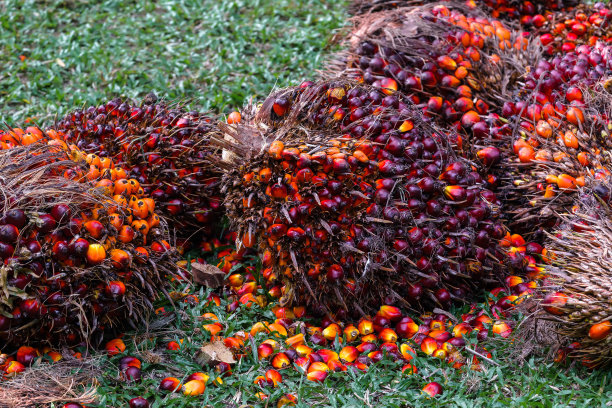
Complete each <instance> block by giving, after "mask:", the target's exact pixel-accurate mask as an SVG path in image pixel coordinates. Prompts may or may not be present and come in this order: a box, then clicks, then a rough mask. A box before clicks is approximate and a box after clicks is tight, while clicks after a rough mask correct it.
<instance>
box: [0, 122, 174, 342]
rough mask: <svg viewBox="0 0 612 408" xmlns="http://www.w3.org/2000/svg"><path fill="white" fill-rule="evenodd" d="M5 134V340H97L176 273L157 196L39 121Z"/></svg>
mask: <svg viewBox="0 0 612 408" xmlns="http://www.w3.org/2000/svg"><path fill="white" fill-rule="evenodd" d="M47 137H49V135H47ZM0 138H1V140H2V141H1V143H2V149H3V150H1V151H0V173H1V174H2V184H1V188H2V194H3V208H2V218H1V226H0V231H1V232H0V236H1V238H0V240H1V243H0V249H1V252H2V258H3V259H4V266H3V267H2V273H1V275H0V276H1V282H2V285H1V290H0V339H1V340H2V343H3V345H6V346H17V345H24V344H52V345H61V344H66V345H77V344H81V343H83V342H85V343H86V344H90V345H97V344H99V342H100V341H102V339H103V335H104V333H105V332H113V331H116V330H120V329H122V328H125V327H133V328H135V327H137V325H138V324H139V323H140V322H142V321H143V319H144V318H145V316H146V315H147V313H149V312H150V311H152V309H153V303H152V302H153V301H154V300H155V299H156V298H157V297H158V296H159V294H160V291H161V290H163V287H164V285H165V283H166V282H167V279H168V276H170V275H175V274H179V273H180V272H179V271H178V270H177V268H176V261H177V255H176V252H175V251H174V250H173V249H172V248H171V246H170V244H169V243H168V241H167V240H168V234H167V225H166V223H165V221H162V220H160V218H159V216H158V215H157V214H156V212H155V201H154V200H153V199H152V198H150V197H148V196H147V195H146V194H145V193H144V190H143V189H142V187H140V185H139V183H138V181H137V180H135V179H128V178H126V177H127V175H126V173H125V171H124V170H123V169H121V168H119V167H115V165H114V163H113V161H112V160H110V159H108V158H103V159H100V158H98V157H97V156H95V155H87V154H85V153H84V152H83V151H81V150H79V149H77V148H76V147H74V146H70V147H69V146H67V145H66V144H65V143H64V142H63V141H61V140H59V139H53V138H50V139H48V141H47V140H44V139H45V138H44V137H43V135H42V132H41V131H40V130H39V129H38V128H28V129H26V131H25V132H24V131H22V130H21V129H12V130H8V131H5V132H1V133H0Z"/></svg>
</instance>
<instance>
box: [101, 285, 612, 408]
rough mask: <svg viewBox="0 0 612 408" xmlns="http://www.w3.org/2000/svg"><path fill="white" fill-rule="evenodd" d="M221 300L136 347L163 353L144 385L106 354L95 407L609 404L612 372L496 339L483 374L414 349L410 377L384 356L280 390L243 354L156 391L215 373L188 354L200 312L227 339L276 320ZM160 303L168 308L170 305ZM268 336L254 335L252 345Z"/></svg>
mask: <svg viewBox="0 0 612 408" xmlns="http://www.w3.org/2000/svg"><path fill="white" fill-rule="evenodd" d="M207 293H208V292H206V291H205V290H204V289H201V290H200V292H199V294H198V295H199V298H200V299H206V296H207ZM226 305H227V302H226V301H225V300H223V301H222V304H221V306H220V307H217V306H214V305H213V306H205V305H204V302H202V303H200V304H199V305H197V306H195V307H192V306H188V305H186V304H180V305H179V309H178V310H179V311H178V313H177V314H176V315H177V320H176V322H178V323H175V324H174V325H173V326H172V328H173V330H175V331H176V333H175V334H166V335H165V336H163V335H162V336H153V337H152V338H151V340H149V341H147V342H139V343H138V349H139V350H140V351H142V350H155V351H156V352H157V353H159V354H160V355H161V356H162V357H163V358H162V363H156V364H144V365H143V372H144V373H145V375H144V377H145V379H144V380H143V382H142V383H141V384H133V385H126V384H125V382H123V381H120V380H118V376H117V373H118V370H117V369H116V368H114V367H116V365H117V364H118V361H119V359H120V357H122V356H123V355H122V356H117V357H113V358H111V359H110V362H107V367H109V369H108V370H107V371H106V373H105V376H104V377H103V378H102V379H101V386H100V388H99V389H98V392H99V394H100V396H101V399H100V401H99V404H100V406H109V407H110V406H112V407H122V406H126V404H127V401H129V399H131V398H133V397H135V396H138V395H140V396H143V397H145V398H147V399H149V401H150V402H151V403H152V405H151V406H152V407H155V408H158V407H165V406H172V407H185V408H196V407H202V406H210V407H223V406H236V407H239V406H253V407H266V406H276V403H277V401H278V399H279V398H280V397H281V396H283V395H284V394H287V393H293V394H294V395H296V396H297V397H298V400H299V403H298V406H299V407H311V406H320V407H355V408H357V407H428V408H429V407H451V406H453V407H465V408H471V407H529V408H532V407H608V406H610V401H612V372H610V371H607V372H606V371H595V372H590V371H588V370H586V369H584V368H582V367H571V368H568V367H563V366H560V365H558V364H554V363H552V362H547V361H545V360H543V359H542V358H531V359H529V360H527V361H525V362H523V364H521V365H519V364H517V362H516V361H515V360H513V359H512V358H510V357H508V356H509V355H510V351H511V346H510V345H509V344H508V343H507V342H501V341H493V342H491V343H489V344H488V345H487V347H488V348H489V350H490V351H491V353H492V355H493V356H492V359H493V360H494V361H496V362H498V363H499V364H500V366H499V367H495V366H492V365H485V367H486V369H485V370H484V371H482V372H475V371H470V370H469V369H464V370H463V371H457V370H455V369H453V368H451V367H449V366H448V365H447V364H446V363H444V362H441V361H439V360H436V359H434V358H431V357H428V356H425V355H424V354H422V353H420V352H419V355H418V356H417V357H416V358H415V359H414V360H412V361H411V363H413V364H414V365H415V366H417V367H418V369H419V372H418V373H417V374H415V375H410V376H409V375H403V374H402V373H401V371H400V367H401V365H399V364H398V363H395V362H393V361H391V360H387V359H384V360H382V361H381V362H379V363H377V364H374V365H372V366H371V367H370V369H369V370H368V371H367V372H366V373H360V374H355V373H352V372H350V371H347V372H345V373H335V374H333V375H330V376H329V377H328V378H327V379H326V381H325V382H324V383H323V384H314V383H312V382H310V381H308V380H306V378H305V377H304V376H303V375H301V374H300V373H299V372H297V370H295V369H287V370H282V371H281V373H282V376H283V382H282V383H281V384H280V385H279V387H278V388H272V387H265V388H263V389H262V388H260V387H259V386H258V385H255V384H254V383H253V381H254V379H255V377H257V376H258V375H263V374H264V373H265V371H266V370H267V369H269V368H271V366H270V364H269V363H268V362H265V361H264V362H259V361H258V360H257V359H256V358H255V357H254V356H253V355H251V354H248V355H247V356H246V357H245V358H243V359H242V360H241V361H240V362H239V363H237V364H236V365H235V366H234V367H233V373H232V375H231V376H228V377H225V378H224V384H223V385H222V386H213V385H210V384H209V386H208V387H207V391H206V393H205V394H204V395H202V396H199V397H185V396H182V395H180V394H179V395H177V394H168V393H165V392H159V391H157V387H158V386H159V383H160V381H161V379H162V378H164V377H166V376H169V375H173V376H176V377H177V378H179V379H184V378H186V377H187V376H188V375H189V374H191V373H193V372H196V371H204V372H208V373H209V374H210V376H211V378H215V377H216V374H215V373H214V371H213V370H211V369H208V368H202V367H201V366H199V365H198V364H197V363H195V361H194V359H193V358H192V356H193V355H194V354H195V352H196V350H197V349H198V348H199V347H200V346H201V345H202V344H203V343H205V342H207V341H209V340H210V335H209V334H208V333H207V332H206V331H203V330H201V329H200V328H201V325H202V322H201V321H198V319H197V317H198V316H201V315H202V314H203V313H205V312H213V313H215V314H216V315H217V316H218V317H219V319H220V321H221V322H223V323H224V324H225V325H226V327H227V330H226V332H225V333H226V335H227V336H229V335H231V334H233V333H234V332H236V331H238V330H247V331H248V330H250V328H251V326H252V325H253V323H254V322H256V321H260V320H266V321H272V320H273V319H274V317H273V314H272V312H271V311H270V310H269V309H268V308H260V307H257V306H254V307H251V308H246V307H242V308H240V309H238V310H237V311H236V312H234V313H232V314H229V313H227V312H226V310H225V306H226ZM165 306H166V307H167V308H168V305H167V304H166V305H165ZM269 336H270V335H266V334H264V333H260V334H258V335H257V336H256V344H260V342H261V341H262V340H264V339H265V338H268V337H269ZM128 338H129V336H128ZM179 338H184V339H185V341H184V343H183V345H182V349H181V350H180V351H165V350H163V349H164V346H165V344H166V343H167V342H168V341H170V340H178V339H179ZM471 340H474V339H471ZM329 347H331V346H329ZM415 347H416V346H415ZM417 349H418V348H417ZM336 351H339V349H336ZM138 353H139V351H137V350H136V349H135V347H134V345H131V346H129V352H128V354H132V355H135V356H137V357H138V356H139V354H138ZM430 381H437V382H439V383H440V384H442V385H443V387H444V392H443V394H442V395H441V396H438V397H436V398H434V399H431V398H428V397H427V396H426V395H424V394H423V393H421V391H420V390H421V388H422V387H423V386H424V385H425V384H426V383H428V382H430ZM257 392H264V393H265V394H266V395H268V396H269V399H268V401H267V402H265V401H264V402H262V401H260V400H259V399H258V398H257V397H256V396H255V394H256V393H257ZM232 404H235V405H232Z"/></svg>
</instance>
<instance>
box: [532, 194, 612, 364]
mask: <svg viewBox="0 0 612 408" xmlns="http://www.w3.org/2000/svg"><path fill="white" fill-rule="evenodd" d="M611 188H612V186H611V185H610V184H609V183H602V184H600V185H598V186H597V187H595V188H594V190H593V191H592V192H588V193H585V194H583V195H582V196H581V198H580V200H579V201H578V203H577V205H576V207H575V208H574V212H573V213H572V214H569V215H567V216H565V217H564V219H563V221H564V222H563V224H562V225H561V227H560V228H559V229H558V230H557V231H556V232H555V234H554V235H551V236H550V241H549V243H548V246H549V247H550V249H551V251H552V252H553V254H554V258H553V259H554V260H553V264H552V268H551V270H550V275H551V280H552V284H556V285H557V288H558V289H555V290H551V291H550V292H549V293H547V294H546V296H545V297H544V299H543V300H542V301H541V303H540V305H541V307H542V309H543V310H544V311H545V312H546V314H547V317H545V318H548V319H551V320H552V321H554V322H556V325H555V329H556V330H557V331H558V332H559V333H561V334H562V335H564V336H565V337H564V338H565V339H566V341H567V342H568V343H569V342H571V344H570V345H568V346H567V344H566V346H567V347H566V348H564V349H561V350H560V354H561V355H560V357H561V358H564V357H566V356H569V357H573V358H579V359H581V361H582V363H583V364H584V365H586V366H588V367H594V366H606V365H610V364H612V293H611V292H610V291H611V288H612V274H611V273H610V265H609V259H608V256H607V251H608V248H609V245H610V244H611V238H610V237H612V231H611V228H610V217H611V215H612V210H611V209H610V207H609V203H610V198H611V196H610V192H611V191H612V190H611ZM552 284H551V286H552Z"/></svg>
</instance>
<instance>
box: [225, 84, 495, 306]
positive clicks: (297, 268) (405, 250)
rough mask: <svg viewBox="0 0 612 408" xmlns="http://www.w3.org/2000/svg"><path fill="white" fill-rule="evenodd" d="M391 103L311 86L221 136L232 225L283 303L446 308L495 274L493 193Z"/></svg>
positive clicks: (446, 138)
mask: <svg viewBox="0 0 612 408" xmlns="http://www.w3.org/2000/svg"><path fill="white" fill-rule="evenodd" d="M387 93H388V94H385V93H384V92H381V91H379V90H376V89H374V88H370V87H364V86H359V85H357V84H354V83H351V82H346V81H337V82H334V81H331V82H322V83H316V84H312V83H305V84H303V86H301V87H299V88H289V89H286V90H284V91H281V92H279V93H277V94H275V95H273V96H271V97H270V98H269V99H268V100H266V101H265V102H264V103H263V105H262V107H261V108H260V109H259V111H258V112H257V114H256V115H255V116H254V117H252V118H251V119H250V120H248V119H247V120H245V121H243V122H242V123H241V124H240V125H239V126H238V127H237V128H234V127H230V126H228V127H225V128H224V130H225V134H224V135H220V136H217V139H218V141H219V142H220V144H221V145H223V146H225V148H227V149H229V150H230V151H233V152H234V153H236V157H235V159H236V160H237V161H236V162H235V164H234V165H233V170H231V171H230V172H228V175H227V177H226V178H225V183H224V192H226V194H227V198H226V205H227V209H228V216H229V218H230V219H231V220H232V221H233V222H234V226H235V228H236V230H237V232H238V236H239V238H240V240H241V244H242V245H244V246H247V247H251V246H252V247H257V248H258V250H259V252H260V254H261V255H262V260H263V263H264V268H265V269H264V278H265V279H266V280H267V282H268V284H269V285H275V284H278V283H281V284H282V285H283V293H284V297H283V299H282V301H284V302H287V303H294V304H307V305H310V306H313V307H314V308H315V309H324V310H338V309H344V310H349V311H350V312H358V311H360V310H361V311H362V312H363V311H364V310H369V309H373V308H377V307H378V306H380V305H381V304H382V303H383V302H384V301H387V302H392V303H398V302H401V303H404V304H408V305H410V306H412V307H420V306H421V305H422V304H428V303H429V304H438V305H440V306H443V307H447V306H448V305H449V304H450V302H451V299H453V298H456V299H458V300H464V299H465V298H466V297H467V295H468V293H470V292H473V291H474V289H475V288H476V287H477V286H478V285H482V284H483V282H486V281H487V279H491V278H492V277H495V275H496V271H497V269H496V267H497V259H499V258H500V254H499V253H498V251H497V241H498V240H499V239H501V238H503V236H504V235H505V229H504V227H503V225H502V224H501V223H500V222H499V221H498V216H499V201H498V199H497V197H496V196H495V194H494V193H493V192H491V191H490V190H488V189H487V188H486V186H485V184H486V182H484V181H483V180H482V178H481V176H480V175H479V174H478V172H476V171H475V167H473V166H472V163H470V162H468V161H466V160H465V159H462V158H459V157H456V156H455V154H454V150H453V144H454V143H456V142H457V140H456V138H453V137H452V136H453V135H446V134H443V133H440V132H438V131H436V130H435V129H434V128H433V127H431V126H430V125H427V124H426V123H425V122H423V121H421V120H420V119H419V115H418V114H415V113H414V111H411V109H410V108H409V105H408V103H407V102H406V101H402V100H401V98H399V97H398V96H396V95H395V94H393V92H392V91H387ZM243 117H245V118H248V117H249V115H248V113H245V114H244V115H243Z"/></svg>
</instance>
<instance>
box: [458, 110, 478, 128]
mask: <svg viewBox="0 0 612 408" xmlns="http://www.w3.org/2000/svg"><path fill="white" fill-rule="evenodd" d="M478 122H480V115H479V114H478V113H477V112H476V111H473V110H471V111H467V112H466V113H464V114H463V116H462V117H461V126H463V127H464V128H466V129H470V128H472V127H473V126H474V125H475V124H476V123H478Z"/></svg>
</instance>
